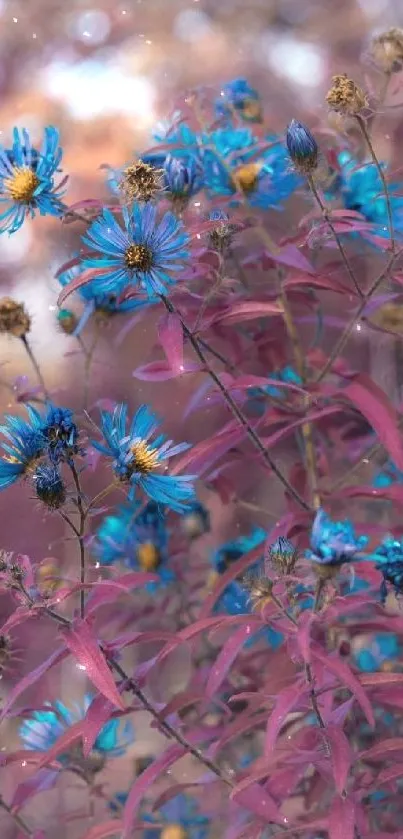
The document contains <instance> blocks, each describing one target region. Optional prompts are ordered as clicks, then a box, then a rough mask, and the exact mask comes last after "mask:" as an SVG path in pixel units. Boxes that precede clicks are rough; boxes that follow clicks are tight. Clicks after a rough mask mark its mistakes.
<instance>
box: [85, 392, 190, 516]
mask: <svg viewBox="0 0 403 839" xmlns="http://www.w3.org/2000/svg"><path fill="white" fill-rule="evenodd" d="M159 424H160V420H159V419H158V418H157V417H156V415H155V414H154V413H153V412H152V411H150V409H149V408H148V407H147V405H142V406H141V407H140V408H139V409H138V410H137V412H136V414H135V416H134V419H133V420H132V422H131V424H130V427H129V429H127V405H123V404H120V405H117V406H116V408H115V409H114V411H113V412H112V413H110V412H109V411H102V412H101V431H102V434H103V437H104V440H105V443H98V442H94V443H93V445H94V446H95V448H96V449H98V451H100V452H102V453H103V454H105V455H106V456H107V457H111V458H112V459H113V469H114V472H115V475H116V476H117V478H118V479H119V480H120V481H121V482H122V483H127V484H129V485H130V490H129V498H130V499H131V498H133V497H134V493H135V490H136V488H137V487H140V489H142V490H143V492H145V494H146V495H148V496H149V497H150V498H151V499H153V500H154V501H156V502H157V503H158V504H166V505H167V506H168V507H171V508H172V509H173V510H177V511H178V512H179V513H180V512H182V511H183V510H185V509H186V508H187V506H188V505H189V503H191V502H192V501H193V500H194V487H193V482H194V481H195V479H196V476H195V475H177V476H175V477H173V476H171V475H161V474H155V472H156V469H159V468H161V467H163V466H165V461H167V460H169V458H171V457H173V456H175V455H177V454H181V453H182V452H184V451H186V450H187V449H188V448H190V445H189V444H188V443H179V444H178V445H176V446H173V445H172V440H167V439H166V437H165V435H163V434H159V435H158V436H157V437H155V439H154V440H153V441H151V438H152V437H153V436H154V434H155V432H156V430H157V428H158V426H159Z"/></svg>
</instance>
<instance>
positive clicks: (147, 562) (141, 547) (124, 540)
mask: <svg viewBox="0 0 403 839" xmlns="http://www.w3.org/2000/svg"><path fill="white" fill-rule="evenodd" d="M140 507H141V505H140V504H134V505H133V504H131V505H124V506H123V505H122V506H120V507H118V509H117V511H116V513H115V514H114V515H110V516H106V517H105V518H104V519H103V521H102V524H101V526H100V527H99V529H98V532H97V535H96V540H95V542H94V546H93V551H94V554H95V556H96V557H97V559H98V560H99V562H100V563H101V565H114V564H115V563H117V562H121V563H122V564H124V565H125V566H126V567H128V568H131V569H132V570H138V569H141V570H142V571H152V572H153V573H155V574H158V577H159V578H160V583H159V584H160V585H161V584H162V585H167V584H168V583H170V582H172V580H174V579H175V575H174V573H173V572H172V571H171V569H170V568H168V561H169V553H168V536H169V533H168V529H167V525H166V520H165V515H164V512H163V510H161V508H160V507H159V506H158V504H156V503H155V501H149V502H148V504H147V505H146V507H145V508H144V510H143V511H142V512H139V510H140ZM155 588H156V584H155V583H149V584H147V586H146V589H147V590H148V591H154V590H155Z"/></svg>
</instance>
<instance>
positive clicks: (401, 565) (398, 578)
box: [372, 536, 403, 601]
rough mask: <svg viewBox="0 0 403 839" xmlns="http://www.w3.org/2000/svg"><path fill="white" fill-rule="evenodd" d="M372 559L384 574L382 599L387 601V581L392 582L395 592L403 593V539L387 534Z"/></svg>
mask: <svg viewBox="0 0 403 839" xmlns="http://www.w3.org/2000/svg"><path fill="white" fill-rule="evenodd" d="M372 559H374V560H375V562H376V566H375V567H376V568H377V569H378V571H380V572H381V574H382V576H383V580H382V585H381V599H382V601H385V599H386V596H387V593H388V590H387V585H386V583H390V584H391V586H392V587H393V590H394V592H395V594H397V595H398V594H403V541H402V540H401V539H395V537H394V536H387V537H386V538H385V539H384V540H383V542H382V543H381V544H380V545H379V547H377V549H376V551H375V553H374V554H373V556H372Z"/></svg>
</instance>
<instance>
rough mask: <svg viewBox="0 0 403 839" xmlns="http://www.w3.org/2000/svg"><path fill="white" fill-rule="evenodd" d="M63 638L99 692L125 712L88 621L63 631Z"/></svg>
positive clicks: (78, 622) (77, 623)
mask: <svg viewBox="0 0 403 839" xmlns="http://www.w3.org/2000/svg"><path fill="white" fill-rule="evenodd" d="M63 636H64V639H65V641H66V644H67V646H68V648H69V650H70V652H71V653H72V655H73V656H74V657H75V658H76V659H77V661H78V662H79V664H82V665H83V667H85V670H86V672H87V675H88V678H89V679H90V680H91V682H92V683H93V684H94V685H95V687H96V688H97V689H98V690H99V692H100V693H102V694H103V695H104V696H106V698H107V699H109V700H110V702H112V704H113V705H115V706H116V707H117V708H120V709H121V710H124V707H125V706H124V702H123V700H122V697H121V696H120V694H119V692H118V689H117V687H116V684H115V680H114V678H113V676H112V673H111V671H110V669H109V667H108V664H107V661H106V658H105V656H104V654H103V653H102V651H101V650H100V648H99V645H98V641H97V639H96V637H95V635H94V632H93V629H92V628H91V627H90V625H89V624H88V623H87V622H86V621H77V622H76V624H75V625H72V626H71V627H70V628H69V629H66V630H64V631H63Z"/></svg>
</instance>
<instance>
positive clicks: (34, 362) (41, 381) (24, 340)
mask: <svg viewBox="0 0 403 839" xmlns="http://www.w3.org/2000/svg"><path fill="white" fill-rule="evenodd" d="M21 341H22V343H23V345H24V347H25V350H26V352H27V354H28V357H29V360H30V362H31V364H32V366H33V368H34V370H35V373H36V375H37V378H38V382H39V384H40V386H41V388H42V390H43V393H44V396H45V398H46V399H49V393H48V390H47V387H46V384H45V379H44V378H43V376H42V372H41V368H40V367H39V364H38V362H37V360H36V358H35V356H34V354H33V352H32V349H31V346H30V344H29V343H28V339H27V336H26V335H22V336H21Z"/></svg>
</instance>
